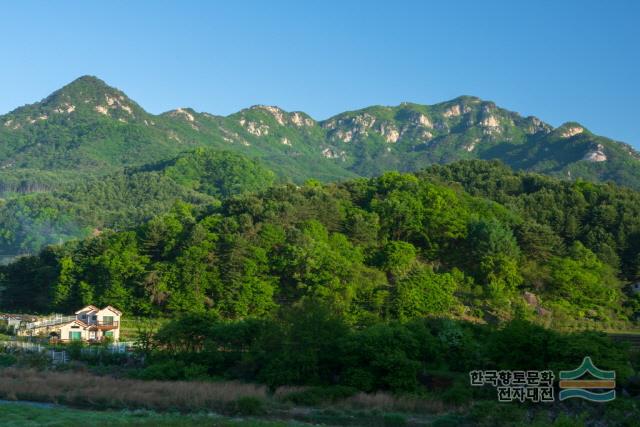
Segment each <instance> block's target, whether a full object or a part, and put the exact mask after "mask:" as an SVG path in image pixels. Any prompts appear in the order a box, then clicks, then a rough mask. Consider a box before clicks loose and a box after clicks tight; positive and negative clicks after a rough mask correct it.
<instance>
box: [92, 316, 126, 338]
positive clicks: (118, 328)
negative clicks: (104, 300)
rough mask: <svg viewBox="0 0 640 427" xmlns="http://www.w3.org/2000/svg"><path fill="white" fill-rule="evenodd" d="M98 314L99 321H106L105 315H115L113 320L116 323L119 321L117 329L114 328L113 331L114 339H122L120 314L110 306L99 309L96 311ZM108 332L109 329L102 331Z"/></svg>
mask: <svg viewBox="0 0 640 427" xmlns="http://www.w3.org/2000/svg"><path fill="white" fill-rule="evenodd" d="M96 316H97V317H98V322H104V318H105V316H111V317H113V321H114V323H115V322H117V325H118V327H117V328H115V329H112V330H111V332H113V340H114V341H119V340H120V317H121V316H120V315H119V314H118V313H116V312H115V311H112V310H111V309H110V308H103V309H102V310H99V311H98V312H97V313H96ZM102 332H103V333H104V332H107V331H102Z"/></svg>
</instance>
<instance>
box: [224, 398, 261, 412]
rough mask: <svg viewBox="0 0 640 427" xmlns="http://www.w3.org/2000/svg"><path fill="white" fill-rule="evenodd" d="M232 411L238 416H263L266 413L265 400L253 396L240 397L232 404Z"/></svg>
mask: <svg viewBox="0 0 640 427" xmlns="http://www.w3.org/2000/svg"><path fill="white" fill-rule="evenodd" d="M231 410H232V412H233V413H234V414H238V415H261V414H264V412H265V409H264V400H262V399H260V398H258V397H253V396H245V397H240V398H239V399H237V400H236V401H234V402H233V403H232V404H231Z"/></svg>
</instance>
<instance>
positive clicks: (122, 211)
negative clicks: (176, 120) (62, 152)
mask: <svg viewBox="0 0 640 427" xmlns="http://www.w3.org/2000/svg"><path fill="white" fill-rule="evenodd" d="M274 180H275V175H274V174H273V172H271V171H270V170H268V169H266V168H264V167H263V166H261V165H259V164H258V163H256V162H255V161H253V160H249V159H247V158H245V157H242V156H240V155H238V154H233V153H229V152H225V151H211V150H207V149H202V148H200V149H196V150H195V151H192V152H186V153H183V154H181V155H180V156H178V157H176V158H172V159H169V160H165V161H162V162H159V163H154V164H148V165H143V166H140V167H135V168H128V169H125V170H123V171H119V172H113V173H109V174H107V175H103V176H94V175H88V176H86V177H84V179H82V180H72V181H69V182H66V183H64V184H58V185H57V187H58V188H57V189H55V190H52V191H50V192H46V191H42V192H34V193H30V194H26V195H24V196H20V197H13V198H9V199H7V200H6V201H4V203H2V204H0V253H3V254H19V253H37V252H38V251H39V250H40V249H41V248H43V247H44V246H46V245H49V244H59V243H62V242H65V241H67V240H69V239H72V238H78V237H84V236H87V235H89V234H91V233H99V232H100V230H102V229H103V228H104V227H107V228H111V229H116V230H117V229H124V228H127V227H133V226H135V225H138V224H141V223H143V222H144V221H147V220H150V219H152V218H153V217H154V216H156V215H158V214H161V213H163V212H166V211H167V210H169V209H170V208H171V206H172V205H173V204H174V203H175V202H176V201H178V200H180V201H184V202H187V203H190V204H192V205H194V206H205V205H208V204H216V203H219V202H220V200H221V199H222V198H225V197H229V196H232V195H235V194H240V193H242V192H245V191H257V190H261V189H265V188H267V187H268V186H269V185H271V184H272V183H273V182H274Z"/></svg>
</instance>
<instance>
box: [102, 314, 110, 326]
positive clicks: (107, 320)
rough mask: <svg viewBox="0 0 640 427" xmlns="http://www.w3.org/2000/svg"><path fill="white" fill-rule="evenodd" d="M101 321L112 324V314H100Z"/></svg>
mask: <svg viewBox="0 0 640 427" xmlns="http://www.w3.org/2000/svg"><path fill="white" fill-rule="evenodd" d="M102 323H103V324H105V325H113V316H102Z"/></svg>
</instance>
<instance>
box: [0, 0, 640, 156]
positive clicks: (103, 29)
mask: <svg viewBox="0 0 640 427" xmlns="http://www.w3.org/2000/svg"><path fill="white" fill-rule="evenodd" d="M639 22H640V1H633V0H629V1H614V0H607V1H589V0H582V1H560V0H555V1H513V0H509V1H490V0H487V1H480V0H475V1H455V2H449V1H438V2H435V1H400V0H396V1H388V2H378V1H373V0H370V1H361V2H357V1H347V0H343V1H335V2H334V1H327V0H324V1H317V2H311V1H301V0H297V1H277V0H272V1H253V2H251V1H232V2H230V1H225V2H222V1H220V2H214V1H185V0H183V1H174V2H160V1H153V2H152V1H108V2H107V1H103V2H97V1H91V2H87V1H77V2H75V1H55V2H54V1H46V2H45V1H20V2H18V1H13V2H7V3H4V4H3V5H2V8H1V10H0V36H1V37H0V40H2V46H1V48H0V58H1V59H0V113H5V112H8V111H10V110H12V109H13V108H15V107H17V106H19V105H23V104H26V103H31V102H34V101H37V100H40V99H41V98H43V97H45V96H46V95H48V94H49V93H50V92H52V91H53V90H55V89H58V88H59V87H61V86H62V85H64V84H66V83H68V82H69V81H71V80H73V79H75V78H76V77H79V76H80V75H83V74H92V75H96V76H98V77H100V78H102V79H103V80H105V81H106V82H107V83H109V84H110V85H112V86H115V87H117V88H119V89H121V90H123V91H124V92H126V93H127V94H128V95H129V96H130V97H131V98H133V99H134V100H136V101H137V102H139V103H140V104H141V105H142V107H144V108H145V109H147V110H148V111H150V112H152V113H159V112H162V111H166V110H169V109H173V108H176V107H184V106H190V107H193V108H195V109H196V110H198V111H207V112H210V113H214V114H229V113H232V112H235V111H237V110H239V109H241V108H244V107H247V106H250V105H254V104H269V105H278V106H280V107H282V108H284V109H286V110H302V111H306V112H308V113H309V114H311V115H312V116H313V117H314V118H316V119H323V118H327V117H329V116H331V115H333V114H337V113H339V112H342V111H345V110H352V109H356V108H360V107H364V106H368V105H372V104H383V105H396V104H398V103H400V102H402V101H412V102H418V103H435V102H440V101H444V100H448V99H451V98H454V97H456V96H458V95H462V94H465V95H475V96H479V97H481V98H483V99H488V100H493V101H495V102H496V103H497V104H498V105H500V106H502V107H505V108H508V109H511V110H515V111H518V112H520V113H521V114H523V115H536V116H538V117H540V118H541V119H543V120H545V121H547V122H549V123H551V124H553V125H559V124H561V123H563V122H565V121H578V122H581V123H582V124H583V125H585V126H587V127H588V128H589V129H591V130H592V131H593V132H595V133H598V134H602V135H606V136H609V137H612V138H614V139H618V140H622V141H625V142H629V143H631V144H633V145H635V146H636V147H638V148H640V102H639V101H640V24H639Z"/></svg>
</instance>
